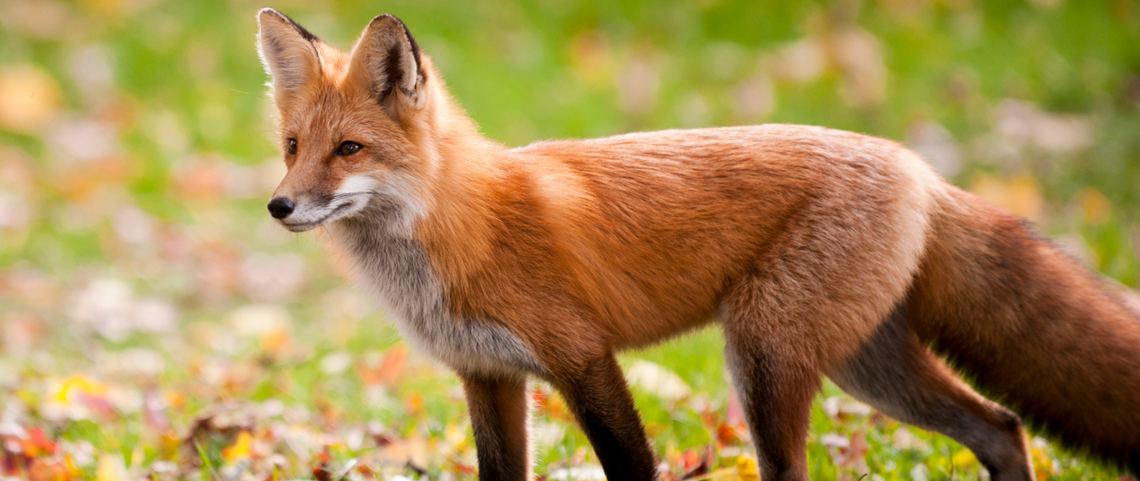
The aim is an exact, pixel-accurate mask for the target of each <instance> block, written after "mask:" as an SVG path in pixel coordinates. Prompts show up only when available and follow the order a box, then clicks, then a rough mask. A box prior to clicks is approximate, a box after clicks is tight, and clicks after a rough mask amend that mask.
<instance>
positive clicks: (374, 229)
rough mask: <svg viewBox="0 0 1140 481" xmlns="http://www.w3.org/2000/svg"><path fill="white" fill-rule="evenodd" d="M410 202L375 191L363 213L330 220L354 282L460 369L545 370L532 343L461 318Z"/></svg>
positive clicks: (407, 331) (421, 343) (410, 335)
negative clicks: (414, 225) (414, 223)
mask: <svg viewBox="0 0 1140 481" xmlns="http://www.w3.org/2000/svg"><path fill="white" fill-rule="evenodd" d="M407 210H408V206H407V205H406V204H405V203H403V202H402V201H401V200H400V199H399V198H398V197H396V196H392V195H388V194H377V195H373V196H371V199H370V201H369V203H368V204H367V206H366V207H364V208H363V211H364V212H363V214H364V215H360V216H356V217H352V218H348V219H342V220H339V221H336V222H333V223H331V224H329V225H328V232H329V234H330V236H331V237H332V242H333V243H334V245H335V248H337V249H338V250H340V251H341V252H343V253H345V254H347V255H348V256H349V258H350V259H351V261H352V270H353V277H354V280H355V282H356V283H357V284H358V285H360V286H361V287H363V288H365V289H367V290H368V292H370V293H372V294H374V295H376V296H377V297H378V298H379V299H380V300H381V302H383V303H384V304H385V305H386V307H387V308H388V312H389V314H390V315H391V316H392V318H393V321H394V322H395V324H396V326H397V327H398V328H399V330H400V334H401V335H403V337H404V338H405V339H407V340H409V341H411V342H412V343H413V344H415V345H416V346H417V347H419V348H420V349H423V350H424V351H426V352H428V353H429V354H431V355H432V356H433V357H435V358H436V359H438V360H440V361H442V362H444V363H445V364H447V365H449V366H451V367H452V368H453V369H455V370H457V371H460V372H470V373H518V372H520V371H529V372H541V367H540V365H539V363H538V361H537V360H535V358H534V356H533V355H532V354H531V351H530V349H529V348H528V347H527V346H526V345H525V344H523V342H522V341H520V340H519V339H518V337H516V336H514V335H513V334H511V332H510V331H508V330H507V329H506V328H504V327H502V326H500V325H498V324H495V323H493V322H489V321H487V320H482V319H463V318H458V317H456V316H454V315H452V313H451V312H450V310H449V309H448V306H447V293H446V292H445V290H444V288H443V284H442V282H440V279H439V276H438V275H437V274H436V273H435V272H434V270H433V269H432V266H431V263H430V261H429V259H428V257H427V253H426V252H425V251H424V248H423V245H422V244H421V243H420V242H418V241H417V240H416V239H414V238H413V237H411V236H410V232H409V229H408V227H409V224H410V221H409V219H408V218H407V214H408V212H407Z"/></svg>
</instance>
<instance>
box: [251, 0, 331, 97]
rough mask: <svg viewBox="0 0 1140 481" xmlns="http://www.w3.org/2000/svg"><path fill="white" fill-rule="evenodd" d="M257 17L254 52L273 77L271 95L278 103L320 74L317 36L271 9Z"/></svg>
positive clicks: (264, 10)
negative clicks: (257, 25) (255, 48)
mask: <svg viewBox="0 0 1140 481" xmlns="http://www.w3.org/2000/svg"><path fill="white" fill-rule="evenodd" d="M257 20H258V24H259V30H258V33H257V53H258V55H260V56H261V63H263V64H264V65H265V71H266V72H267V73H269V76H270V77H273V82H272V83H271V84H270V85H271V86H272V88H273V98H274V99H275V100H276V101H277V104H278V105H281V101H282V100H283V99H284V98H285V96H287V95H288V94H290V93H294V92H296V91H297V90H298V89H300V88H301V87H303V86H304V85H305V84H307V83H309V82H311V81H313V80H314V79H316V78H317V76H318V75H319V74H320V71H321V63H320V54H319V53H318V52H317V46H316V45H315V42H320V39H318V38H317V37H315V36H314V35H313V34H311V33H309V31H308V30H305V29H304V28H302V27H301V26H300V25H297V23H296V22H294V21H293V19H291V18H289V17H287V16H285V15H284V14H282V13H281V12H278V11H277V10H274V9H272V8H265V9H262V10H261V12H259V13H258V14H257Z"/></svg>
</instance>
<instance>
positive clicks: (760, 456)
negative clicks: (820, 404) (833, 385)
mask: <svg viewBox="0 0 1140 481" xmlns="http://www.w3.org/2000/svg"><path fill="white" fill-rule="evenodd" d="M750 297H751V296H749V295H748V288H747V287H743V288H742V289H741V290H740V292H737V293H735V294H734V295H733V296H730V297H729V298H728V299H726V303H725V305H724V306H723V307H722V312H721V317H722V320H723V323H724V338H725V359H726V360H727V365H728V371H729V373H730V374H731V376H732V380H733V384H735V386H736V388H737V391H738V392H739V394H740V404H741V407H742V408H743V410H744V417H745V420H746V421H747V422H748V429H749V432H750V433H751V435H752V442H753V444H754V445H755V446H756V454H757V461H758V462H759V468H760V477H761V479H765V480H768V479H775V480H781V481H807V480H808V469H807V445H806V443H807V433H808V426H809V424H810V420H811V419H810V418H811V403H812V401H813V400H814V399H815V393H816V391H817V390H818V389H819V382H820V376H819V368H818V367H817V366H816V365H815V364H814V362H813V361H812V357H811V356H805V355H803V353H802V351H803V347H804V346H802V345H800V344H801V343H800V340H798V339H780V338H779V337H782V336H772V335H768V334H771V333H769V332H759V331H758V330H757V329H756V327H755V326H757V325H765V324H768V323H767V322H766V321H767V320H768V319H766V317H767V316H768V314H767V311H766V310H764V309H756V308H754V307H753V305H752V304H753V303H752V302H751V300H750Z"/></svg>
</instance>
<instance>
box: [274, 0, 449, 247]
mask: <svg viewBox="0 0 1140 481" xmlns="http://www.w3.org/2000/svg"><path fill="white" fill-rule="evenodd" d="M258 22H259V25H260V31H259V33H258V53H259V54H260V56H261V60H262V63H264V64H265V69H266V71H267V72H268V73H269V75H270V76H271V77H272V81H271V82H270V84H269V87H270V89H271V92H272V97H273V100H274V103H275V104H276V105H277V108H278V110H279V112H280V114H281V115H280V120H281V125H280V138H279V142H280V144H279V145H280V147H281V150H282V151H283V153H284V157H285V165H286V166H287V167H288V173H287V174H286V175H285V178H284V179H283V180H282V181H281V184H280V185H279V186H278V187H277V190H276V191H275V192H274V194H273V199H272V200H271V201H270V202H269V212H270V213H271V214H272V215H273V217H274V218H276V219H277V220H278V221H279V222H281V224H282V225H284V226H285V227H286V228H287V229H289V230H291V231H294V232H301V231H305V230H309V229H312V228H314V227H317V226H320V225H322V224H325V223H328V222H332V221H335V220H338V219H344V218H348V217H351V216H354V215H358V214H360V213H361V212H362V211H364V210H365V209H366V208H368V207H369V206H370V205H373V206H375V205H381V204H382V205H386V206H388V207H389V208H397V209H407V210H409V211H414V210H415V209H417V206H416V205H414V204H416V202H417V201H416V200H415V199H417V198H418V196H417V191H418V190H421V189H423V188H424V187H423V180H424V177H425V176H426V175H429V172H430V171H431V170H432V159H431V157H432V151H431V149H430V148H429V147H428V146H430V145H431V144H432V140H431V136H432V128H431V127H432V125H431V124H432V123H433V120H432V118H433V115H432V112H433V110H434V106H435V104H437V103H439V102H440V101H446V99H437V98H436V97H438V96H443V95H445V94H442V93H439V90H438V88H436V87H435V86H433V84H437V83H439V82H437V81H436V79H435V77H436V75H435V72H434V70H432V67H431V64H430V59H428V57H427V56H425V55H423V54H422V53H421V52H420V48H419V46H418V45H417V44H416V41H415V39H414V38H412V35H411V33H410V32H408V29H407V27H405V26H404V23H403V22H401V21H400V20H399V19H397V18H396V17H393V16H391V15H387V14H385V15H380V16H378V17H376V18H374V19H372V22H371V23H369V24H368V27H367V28H365V30H364V33H363V34H362V35H361V36H360V38H359V39H358V40H357V42H356V44H355V45H354V46H353V47H352V50H351V51H350V52H349V53H344V52H341V51H339V50H337V49H336V48H334V47H331V46H329V45H326V44H325V43H324V42H322V41H321V40H320V39H318V38H317V37H315V36H314V35H313V34H311V33H309V32H308V31H307V30H305V29H304V28H302V27H301V26H300V25H297V24H296V23H295V22H293V20H292V19H290V18H289V17H287V16H285V15H283V14H281V13H280V12H277V11H276V10H273V9H270V8H266V9H263V10H261V11H260V12H259V13H258Z"/></svg>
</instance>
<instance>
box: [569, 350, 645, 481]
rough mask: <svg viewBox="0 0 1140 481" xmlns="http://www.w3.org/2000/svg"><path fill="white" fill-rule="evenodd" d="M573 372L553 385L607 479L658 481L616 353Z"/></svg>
mask: <svg viewBox="0 0 1140 481" xmlns="http://www.w3.org/2000/svg"><path fill="white" fill-rule="evenodd" d="M568 371H570V372H561V373H557V374H556V375H555V376H552V379H551V383H552V384H554V386H555V387H556V388H557V389H558V390H559V391H560V392H561V393H562V397H563V398H565V399H566V403H567V405H569V407H570V410H571V412H573V413H574V417H575V418H576V419H577V420H578V425H579V426H581V428H582V431H583V432H585V433H586V438H588V439H589V440H590V444H591V445H592V446H593V447H594V453H595V454H596V455H597V456H598V461H600V462H601V463H602V469H604V470H605V472H606V479H611V480H623V481H625V480H629V481H640V480H644V481H652V480H654V479H657V467H656V460H655V458H654V456H653V451H652V450H651V449H650V447H649V440H648V438H647V437H646V435H645V428H644V427H643V426H642V424H641V416H639V415H638V413H637V408H635V407H634V405H633V395H632V394H630V392H629V387H628V386H627V385H626V383H625V377H624V376H623V375H622V372H621V367H620V366H618V363H617V359H616V358H615V357H614V355H613V353H612V352H609V351H607V352H604V353H600V354H597V355H595V356H593V357H591V358H589V359H587V360H584V361H582V362H581V363H580V364H578V366H577V368H576V369H573V370H568Z"/></svg>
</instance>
